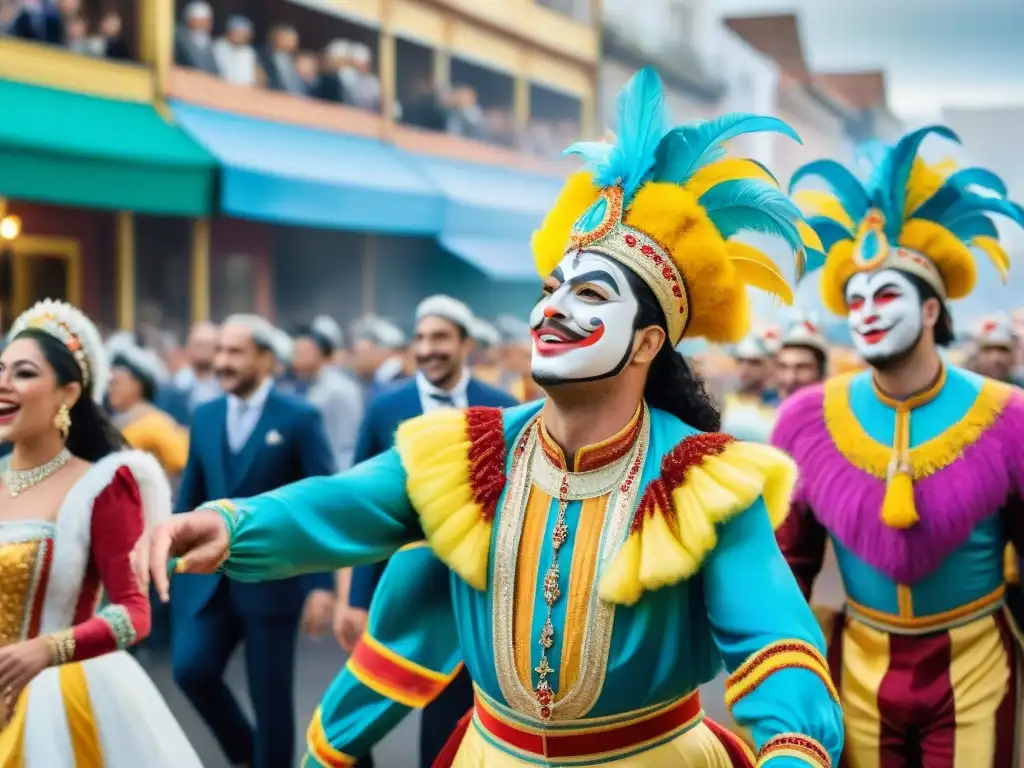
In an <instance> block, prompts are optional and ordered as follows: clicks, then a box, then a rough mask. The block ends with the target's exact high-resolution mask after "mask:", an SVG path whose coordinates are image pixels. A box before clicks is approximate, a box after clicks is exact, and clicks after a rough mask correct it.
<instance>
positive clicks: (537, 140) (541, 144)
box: [0, 0, 579, 158]
mask: <svg viewBox="0 0 1024 768" xmlns="http://www.w3.org/2000/svg"><path fill="white" fill-rule="evenodd" d="M215 21H216V19H215V18H214V11H213V7H212V6H211V4H210V3H208V2H203V1H201V0H200V1H197V2H190V3H188V4H187V5H186V6H185V8H184V12H183V14H182V17H181V22H180V23H179V25H178V27H177V29H176V31H175V39H174V59H175V62H176V63H177V64H179V65H181V66H185V67H191V68H194V69H200V70H203V71H204V72H208V73H209V74H211V75H215V76H217V77H220V78H222V79H224V80H226V81H227V82H230V83H233V84H235V85H241V86H250V87H257V88H269V89H272V90H277V91H284V92H286V93H291V94H294V95H298V96H306V97H310V98H317V99H322V100H325V101H330V102H334V103H338V104H345V105H348V106H351V107H355V108H357V109H365V110H369V111H372V112H380V110H381V84H380V79H379V78H378V77H377V74H376V73H375V71H374V69H375V67H374V59H373V51H372V50H371V48H370V46H368V45H366V44H365V43H362V42H358V41H353V40H344V39H336V40H333V41H331V42H330V43H328V45H326V46H325V47H324V48H323V50H321V51H313V50H308V49H303V48H302V47H301V46H300V39H299V32H298V30H296V29H295V27H293V26H290V25H278V26H275V27H272V28H271V29H270V30H269V31H268V32H267V34H266V36H265V39H264V41H263V42H262V44H259V43H257V42H256V40H255V34H254V28H253V23H252V21H250V20H249V19H247V18H245V17H244V16H238V15H235V16H231V17H229V18H228V19H227V20H226V21H225V23H224V24H223V34H221V35H215V34H214V27H215ZM0 34H7V35H11V36H13V37H18V38H22V39H25V40H34V41H37V42H44V43H50V44H53V45H60V46H63V47H65V48H67V49H68V50H71V51H74V52H76V53H80V54H83V55H87V56H94V57H105V58H111V59H127V58H129V56H130V50H129V46H128V44H127V41H126V39H125V35H124V33H123V22H122V18H121V15H120V14H118V13H117V12H115V11H107V12H105V13H102V14H99V15H97V16H96V18H89V17H88V16H87V15H86V14H84V13H83V8H82V0H0ZM412 77H413V78H414V80H413V82H412V83H411V87H410V89H409V93H408V94H407V95H406V97H405V98H404V99H403V100H402V101H401V103H397V102H396V104H395V105H394V114H395V117H396V119H398V120H399V121H401V122H402V123H404V124H406V125H410V126H415V127H417V128H422V129H426V130H430V131H439V132H444V133H449V134H454V135H457V136H463V137H466V138H470V139H476V140H479V141H486V142H489V143H491V144H496V145H499V146H503V147H507V148H510V149H516V150H519V151H523V152H527V153H529V154H531V155H534V156H536V157H542V158H553V157H557V156H558V153H559V152H560V151H561V150H562V148H563V147H566V146H568V145H569V144H570V143H572V142H573V141H575V140H576V139H577V138H578V136H579V123H578V121H575V120H542V119H536V118H534V119H532V120H531V121H530V122H529V123H528V124H527V125H525V126H522V125H519V124H518V123H517V121H516V119H515V117H514V116H513V114H512V110H511V109H510V108H501V107H494V106H482V105H481V104H480V101H479V99H478V94H477V91H476V89H475V88H473V87H471V86H469V85H467V84H464V83H453V84H451V85H450V86H446V87H438V85H437V83H436V82H435V80H434V77H433V75H432V74H430V73H416V74H414V75H412Z"/></svg>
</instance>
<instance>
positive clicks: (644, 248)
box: [640, 243, 654, 256]
mask: <svg viewBox="0 0 1024 768" xmlns="http://www.w3.org/2000/svg"><path fill="white" fill-rule="evenodd" d="M640 253H642V254H643V255H644V256H653V255H654V249H653V248H651V246H649V245H647V244H646V243H644V244H643V245H641V246H640Z"/></svg>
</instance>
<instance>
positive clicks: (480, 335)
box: [469, 317, 501, 347]
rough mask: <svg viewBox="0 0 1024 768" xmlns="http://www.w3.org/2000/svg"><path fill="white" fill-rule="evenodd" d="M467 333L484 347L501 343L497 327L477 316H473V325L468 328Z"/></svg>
mask: <svg viewBox="0 0 1024 768" xmlns="http://www.w3.org/2000/svg"><path fill="white" fill-rule="evenodd" d="M469 335H470V336H472V337H473V340H474V341H476V342H477V343H478V344H480V345H482V346H485V347H492V346H494V345H495V344H500V343H501V334H500V333H498V329H497V328H495V327H494V326H493V325H491V324H490V323H488V322H487V321H486V320H481V319H480V318H479V317H474V318H473V327H472V328H470V329H469Z"/></svg>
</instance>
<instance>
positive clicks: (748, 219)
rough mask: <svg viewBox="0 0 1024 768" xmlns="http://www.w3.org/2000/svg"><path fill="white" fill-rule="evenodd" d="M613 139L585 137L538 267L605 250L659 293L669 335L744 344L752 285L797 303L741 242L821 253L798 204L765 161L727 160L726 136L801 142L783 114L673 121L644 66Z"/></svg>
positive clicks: (547, 228) (537, 253)
mask: <svg viewBox="0 0 1024 768" xmlns="http://www.w3.org/2000/svg"><path fill="white" fill-rule="evenodd" d="M616 112H617V114H618V121H619V134H618V136H617V137H616V138H615V140H614V143H608V142H581V143H577V144H573V145H572V146H571V147H569V148H568V149H567V150H565V153H566V154H572V155H581V156H582V157H583V158H584V160H585V161H586V166H585V169H584V171H582V172H580V173H577V174H575V175H574V176H572V177H571V178H570V179H569V181H568V182H567V183H566V185H565V188H564V189H563V190H562V193H561V195H560V196H559V198H558V201H557V202H556V203H555V206H554V207H553V208H552V209H551V211H550V212H549V213H548V215H547V217H546V218H545V220H544V223H543V224H542V225H541V228H540V229H539V230H538V231H537V232H535V233H534V236H533V243H532V245H533V254H534V260H535V262H536V265H537V270H538V272H540V274H541V275H544V276H546V275H549V274H551V272H552V270H553V269H554V268H555V267H556V266H557V265H558V262H560V261H561V260H562V258H563V257H564V256H565V254H566V253H569V252H572V251H579V250H587V251H593V252H596V253H601V254H603V255H606V256H608V257H610V258H613V259H615V260H616V261H618V262H620V263H621V264H623V265H624V266H625V267H627V268H628V269H630V270H632V271H633V272H635V273H636V274H637V275H638V276H639V277H640V278H641V279H643V281H644V282H645V283H646V284H647V285H648V286H649V287H650V288H651V290H652V291H653V292H654V295H655V296H656V297H657V299H658V302H659V303H660V305H661V308H662V310H663V311H664V312H665V318H666V320H667V325H668V331H669V341H670V343H671V344H673V345H675V344H678V343H679V341H680V339H682V338H683V337H684V336H685V337H703V338H706V339H708V340H710V341H715V342H735V341H738V340H739V339H741V338H742V337H743V335H744V333H746V330H747V328H748V326H749V324H750V313H749V306H748V300H747V294H746V287H747V286H748V285H749V286H753V287H755V288H759V289H761V290H765V291H768V292H769V293H772V294H775V295H776V296H778V297H779V298H781V299H782V300H783V301H785V302H786V303H792V300H793V294H792V291H791V289H790V287H789V285H788V284H787V283H786V280H785V278H784V277H783V276H782V273H781V272H780V271H779V269H778V267H777V266H776V265H775V263H774V262H773V261H772V260H771V259H770V258H769V257H768V256H767V255H766V254H764V253H763V252H761V251H760V250H758V249H756V248H753V247H752V246H750V245H747V244H745V243H740V242H736V241H734V240H732V239H731V238H732V237H733V236H734V235H737V234H739V233H741V232H761V233H765V234H769V235H774V236H777V237H779V238H781V239H782V240H783V241H784V242H785V243H786V244H787V245H788V246H789V247H790V248H792V249H793V251H794V252H795V253H796V254H798V264H797V272H798V273H799V272H800V271H801V270H802V262H803V252H804V250H805V249H814V250H817V249H820V247H821V244H820V242H818V239H817V236H816V235H815V234H814V232H813V230H811V229H810V228H809V227H807V225H806V224H805V223H804V222H803V220H802V218H801V216H800V212H799V210H798V209H797V207H796V205H794V203H793V202H792V201H790V199H789V198H788V197H787V196H786V195H785V194H784V193H783V192H782V191H781V190H780V189H779V188H778V182H777V181H776V180H775V177H774V176H772V174H771V173H769V172H768V170H767V169H766V168H765V167H764V166H762V165H761V164H760V163H758V162H756V161H754V160H747V159H731V158H727V157H726V150H725V147H724V144H725V142H727V141H729V140H730V139H734V138H736V137H737V136H741V135H743V134H748V133H756V132H765V131H768V132H775V133H781V134H784V135H786V136H789V137H791V138H793V139H794V140H796V141H799V140H800V139H799V137H798V136H797V135H796V133H795V132H794V131H793V129H792V128H790V127H789V126H788V125H787V124H786V123H784V122H783V121H781V120H778V119H776V118H774V117H758V116H756V115H748V114H741V113H734V114H729V115H724V116H723V117H720V118H718V119H717V120H711V121H700V122H694V123H688V124H686V125H681V126H678V127H672V126H671V124H670V123H669V120H668V116H667V111H666V107H665V95H664V90H663V88H662V85H661V80H660V79H659V78H658V75H657V74H656V73H655V72H654V70H652V69H649V68H647V69H643V70H641V71H640V72H638V73H637V74H636V75H635V76H634V77H633V79H632V80H630V82H629V83H628V84H627V85H626V87H625V88H624V89H623V90H622V92H621V93H620V94H619V97H618V100H617V102H616Z"/></svg>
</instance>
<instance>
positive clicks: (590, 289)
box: [530, 251, 639, 385]
mask: <svg viewBox="0 0 1024 768" xmlns="http://www.w3.org/2000/svg"><path fill="white" fill-rule="evenodd" d="M638 310H639V303H638V301H637V297H636V294H634V293H633V288H632V286H631V284H630V282H629V280H628V278H627V275H626V271H625V269H623V268H622V267H621V266H619V264H618V263H617V262H615V261H614V260H613V259H610V258H608V257H606V256H601V255H599V254H596V253H590V252H587V251H583V252H579V253H571V254H568V255H567V256H566V257H565V258H563V259H562V261H561V262H560V263H559V265H558V266H557V267H556V268H555V270H554V271H553V272H552V273H551V275H550V276H549V277H548V278H547V280H545V281H544V296H543V297H541V300H540V301H539V302H537V306H535V307H534V308H533V311H532V312H531V313H530V328H531V329H532V335H533V358H532V363H531V368H532V372H533V377H534V379H536V381H537V382H538V383H540V384H542V385H547V384H562V383H568V382H581V381H593V380H594V379H601V378H605V377H607V376H614V375H615V374H617V373H618V372H619V371H620V370H622V368H623V366H624V365H625V364H626V362H627V361H628V360H629V356H630V354H631V353H632V351H633V335H634V333H633V331H634V324H635V322H636V316H637V312H638Z"/></svg>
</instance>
